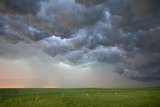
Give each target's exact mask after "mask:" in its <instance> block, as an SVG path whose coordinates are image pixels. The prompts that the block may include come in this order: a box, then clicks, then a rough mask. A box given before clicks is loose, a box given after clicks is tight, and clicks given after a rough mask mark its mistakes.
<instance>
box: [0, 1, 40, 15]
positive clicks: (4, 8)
mask: <svg viewBox="0 0 160 107" xmlns="http://www.w3.org/2000/svg"><path fill="white" fill-rule="evenodd" d="M40 1H43V0H23V1H22V0H1V1H0V3H1V8H0V10H1V12H2V13H11V14H17V13H18V14H26V13H32V14H33V13H36V12H37V11H38V10H39V2H40Z"/></svg>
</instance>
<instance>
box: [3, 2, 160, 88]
mask: <svg viewBox="0 0 160 107" xmlns="http://www.w3.org/2000/svg"><path fill="white" fill-rule="evenodd" d="M0 4H1V5H0V57H1V58H5V59H7V60H8V59H14V60H15V59H21V58H22V59H23V58H24V59H25V60H27V59H28V58H30V57H34V56H36V55H37V54H38V55H39V54H40V53H42V56H48V55H49V56H48V57H50V58H49V59H52V61H53V62H54V61H56V63H59V64H60V66H61V67H62V68H63V66H65V67H68V68H70V67H69V66H72V67H75V68H76V69H74V70H75V71H77V70H78V69H79V70H80V71H81V70H82V71H83V69H85V67H88V68H89V69H91V67H93V66H92V65H96V66H100V65H101V64H104V65H106V66H108V65H111V66H112V67H113V68H112V70H111V69H110V68H108V70H110V72H112V73H113V74H114V73H117V74H120V75H122V77H123V78H125V77H127V78H129V79H133V80H138V81H143V82H144V81H148V83H149V81H155V84H156V83H158V81H159V80H160V66H159V65H160V59H159V58H160V45H159V42H160V37H159V34H160V19H159V17H160V13H159V10H160V5H159V4H160V2H159V0H141V1H139V0H114V1H113V0H32V1H31V0H24V1H21V0H2V1H1V2H0ZM45 58H46V57H45ZM45 58H44V59H45ZM46 59H47V58H46ZM31 62H32V61H31ZM65 64H66V65H65ZM33 65H34V64H33ZM44 65H45V63H44ZM39 66H43V63H42V64H40V65H39V64H38V65H37V66H36V67H35V68H36V69H35V72H36V71H37V70H38V69H37V68H39ZM79 66H80V67H81V68H78V67H79ZM44 67H46V66H44ZM54 67H55V68H56V66H54ZM54 67H53V68H52V69H54ZM72 67H71V68H72ZM83 67H84V68H83ZM93 68H94V67H93ZM100 68H101V69H99V71H103V70H104V68H105V67H104V66H101V67H100ZM58 69H59V68H58ZM74 70H72V71H74ZM38 71H39V70H38ZM57 71H60V70H57ZM66 71H70V70H69V69H67V70H66ZM89 71H90V70H89ZM33 72H34V71H33ZM54 73H55V74H59V72H54ZM63 73H64V72H63ZM92 73H93V74H94V73H95V72H94V71H93V72H92ZM96 73H97V72H96ZM99 73H101V72H99ZM42 74H43V73H42ZM64 74H65V73H64ZM72 74H73V75H76V76H77V74H75V73H74V72H72ZM102 74H103V73H102ZM106 74H109V73H106ZM90 75H91V74H90ZM115 75H116V74H115ZM76 76H75V77H76ZM101 76H102V75H101ZM84 77H85V76H84ZM106 77H107V76H106ZM73 79H74V78H73ZM125 79H126V78H125ZM104 81H105V82H106V81H107V80H104ZM131 81H132V80H131ZM81 82H82V81H81ZM78 83H79V84H81V83H80V82H78ZM124 83H125V82H124ZM137 84H138V83H137ZM83 85H84V84H83ZM63 86H64V84H63ZM65 86H66V85H65ZM85 86H86V85H85ZM104 86H105V85H104ZM148 86H150V85H148ZM66 87H67V86H66Z"/></svg>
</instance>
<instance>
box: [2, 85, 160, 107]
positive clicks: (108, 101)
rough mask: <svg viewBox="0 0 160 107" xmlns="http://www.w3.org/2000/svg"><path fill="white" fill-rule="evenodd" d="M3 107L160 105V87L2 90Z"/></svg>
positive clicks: (131, 106) (140, 106)
mask: <svg viewBox="0 0 160 107" xmlns="http://www.w3.org/2000/svg"><path fill="white" fill-rule="evenodd" d="M0 107H160V88H141V89H96V88H93V89H92V88H87V89H40V88H33V89H32V88H31V89H0Z"/></svg>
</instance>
